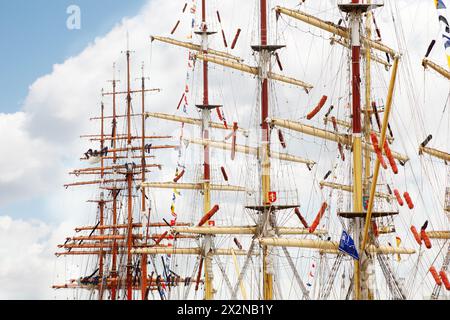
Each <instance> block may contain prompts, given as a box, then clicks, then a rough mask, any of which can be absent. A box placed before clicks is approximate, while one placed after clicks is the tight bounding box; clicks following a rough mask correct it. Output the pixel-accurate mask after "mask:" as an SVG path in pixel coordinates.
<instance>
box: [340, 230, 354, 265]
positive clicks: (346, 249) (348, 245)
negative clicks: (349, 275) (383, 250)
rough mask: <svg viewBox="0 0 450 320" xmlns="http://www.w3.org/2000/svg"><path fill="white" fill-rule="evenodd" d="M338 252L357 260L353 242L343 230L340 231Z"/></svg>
mask: <svg viewBox="0 0 450 320" xmlns="http://www.w3.org/2000/svg"><path fill="white" fill-rule="evenodd" d="M339 251H341V252H343V253H346V254H348V255H349V256H351V257H352V258H353V259H356V260H359V255H358V251H357V250H356V247H355V242H354V241H353V239H352V237H350V235H349V234H348V233H347V232H345V230H343V231H342V236H341V241H340V242H339Z"/></svg>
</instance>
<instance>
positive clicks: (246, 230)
mask: <svg viewBox="0 0 450 320" xmlns="http://www.w3.org/2000/svg"><path fill="white" fill-rule="evenodd" d="M172 230H173V231H174V232H175V233H188V234H216V235H217V234H243V235H245V234H248V235H254V234H256V231H257V226H232V227H222V226H221V227H173V228H172ZM275 230H276V232H277V233H278V234H284V235H316V236H317V235H325V234H327V231H325V230H316V231H315V232H314V233H310V232H309V230H308V229H305V228H289V227H276V228H275Z"/></svg>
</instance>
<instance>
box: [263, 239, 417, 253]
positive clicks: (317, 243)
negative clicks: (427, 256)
mask: <svg viewBox="0 0 450 320" xmlns="http://www.w3.org/2000/svg"><path fill="white" fill-rule="evenodd" d="M259 243H260V244H261V245H267V246H276V247H292V248H306V249H318V250H333V251H337V250H338V248H339V242H336V241H324V240H309V239H283V238H261V239H259ZM367 250H368V251H369V252H371V253H377V254H407V255H411V254H415V253H416V250H414V249H407V248H399V247H390V246H381V247H376V246H374V245H370V246H369V247H368V248H367Z"/></svg>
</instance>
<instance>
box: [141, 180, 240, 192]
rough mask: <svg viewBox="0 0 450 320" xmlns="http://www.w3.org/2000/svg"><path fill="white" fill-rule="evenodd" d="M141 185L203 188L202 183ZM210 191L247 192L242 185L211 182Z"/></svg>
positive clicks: (183, 188)
mask: <svg viewBox="0 0 450 320" xmlns="http://www.w3.org/2000/svg"><path fill="white" fill-rule="evenodd" d="M141 187H144V188H152V189H179V190H203V184H202V183H174V182H143V183H141ZM210 187H211V190H212V191H235V192H238V191H239V192H248V190H247V189H245V188H244V187H239V186H229V185H218V184H211V186H210Z"/></svg>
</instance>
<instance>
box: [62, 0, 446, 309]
mask: <svg viewBox="0 0 450 320" xmlns="http://www.w3.org/2000/svg"><path fill="white" fill-rule="evenodd" d="M213 3H214V4H215V3H216V2H212V1H207V0H202V1H195V0H192V1H180V8H181V9H182V10H181V15H180V19H179V20H177V21H175V24H174V26H173V27H172V28H171V29H170V28H169V29H170V30H169V31H170V36H161V35H152V36H151V39H150V40H151V43H152V50H154V51H155V52H157V53H155V54H161V53H162V51H161V45H169V46H170V47H172V46H173V47H178V48H179V49H180V48H181V50H183V51H182V52H183V54H185V56H187V57H188V59H187V60H188V61H187V72H186V82H185V83H184V84H183V90H182V95H181V99H180V98H179V97H175V98H174V99H175V100H174V101H173V103H174V107H173V109H172V110H173V111H172V112H169V111H165V112H156V111H152V110H156V109H158V107H154V106H148V103H147V102H146V94H149V93H150V92H156V91H160V90H159V89H148V88H147V86H146V79H147V78H146V77H145V72H144V67H143V66H142V75H141V78H140V80H141V88H139V89H137V90H133V89H132V86H131V78H132V76H131V71H132V59H131V57H132V52H131V51H130V50H128V49H127V50H126V52H125V56H126V79H125V80H124V81H123V82H124V83H125V88H126V89H125V90H123V91H119V90H118V88H117V84H118V80H116V78H115V77H116V76H115V74H116V72H115V71H114V79H113V80H112V91H111V92H106V91H105V92H103V93H102V96H103V100H104V102H103V103H102V104H101V116H100V117H96V118H92V120H93V121H99V122H100V123H101V124H100V134H99V135H89V136H83V137H86V138H89V139H91V141H92V143H97V142H98V143H99V149H96V148H94V147H93V148H92V149H89V150H88V151H87V152H86V153H85V155H84V158H83V159H82V160H83V161H88V162H91V163H92V164H97V166H95V167H92V166H90V167H88V168H83V169H77V170H74V171H73V172H71V174H74V175H76V176H86V175H90V176H97V177H98V180H91V181H77V182H74V183H71V184H67V185H66V187H67V188H69V187H74V186H86V185H91V186H92V185H94V186H96V187H98V188H97V189H98V192H97V193H96V196H95V198H94V199H91V200H90V201H91V202H94V203H95V204H97V207H98V212H97V216H96V220H95V223H94V224H93V225H91V226H85V227H80V228H77V229H76V230H75V231H76V233H83V236H79V235H77V236H75V237H70V238H67V240H66V242H65V243H64V244H61V246H60V249H61V250H62V251H63V252H59V253H57V256H65V257H75V258H78V257H87V259H88V265H89V267H88V268H90V269H88V271H87V272H86V270H83V271H84V272H86V274H84V275H83V276H81V277H79V276H78V277H73V279H71V280H69V282H68V283H65V284H62V285H61V284H60V285H55V286H54V288H55V289H73V290H75V291H77V292H81V293H80V296H79V298H82V297H86V296H84V295H85V294H87V295H89V297H91V298H96V299H97V298H98V299H111V300H117V299H128V300H134V299H142V300H147V299H162V300H165V299H205V300H213V299H219V300H220V299H227V300H229V299H232V300H235V299H245V300H247V299H258V300H273V299H279V300H282V299H306V300H309V299H320V300H326V299H354V300H373V299H414V298H417V294H418V292H427V290H429V287H430V283H432V282H431V280H430V279H429V276H428V272H430V274H432V275H433V277H434V280H435V281H436V286H435V287H434V288H433V289H432V291H433V293H432V294H431V297H432V298H433V299H437V298H438V297H439V295H440V294H441V297H442V295H444V296H445V292H444V291H443V290H441V289H442V288H443V287H444V288H446V282H448V280H446V279H447V278H446V277H447V266H448V260H449V258H448V253H447V252H448V243H447V242H445V244H444V246H445V245H446V246H445V248H447V249H446V250H444V251H445V253H444V254H443V253H442V250H440V251H439V252H436V253H434V252H435V251H433V254H435V255H436V256H438V257H441V256H442V255H445V254H447V255H446V257H445V258H444V259H443V262H442V268H440V270H436V269H429V268H428V267H426V268H425V266H426V265H427V264H428V262H429V261H428V260H427V257H426V254H424V251H423V247H422V242H424V243H425V246H426V247H427V248H428V246H429V245H428V242H427V241H426V239H428V241H429V239H440V240H437V241H445V239H447V240H448V235H447V234H446V233H448V224H447V226H446V228H444V229H439V230H436V231H434V230H433V231H430V230H428V231H426V230H425V229H426V227H427V226H426V225H425V226H424V227H422V229H421V231H417V229H414V228H411V224H412V223H413V222H412V221H413V218H411V216H412V214H414V213H415V212H416V210H418V208H420V209H423V208H424V205H425V200H423V198H424V196H423V194H422V193H424V192H425V191H424V190H419V191H418V192H417V193H418V194H416V196H417V197H414V194H411V193H412V192H411V191H410V190H411V189H412V186H416V185H415V184H417V181H409V180H410V174H411V173H412V175H414V168H413V164H411V162H414V164H416V163H417V161H419V160H418V155H417V152H416V153H414V158H413V159H412V157H413V153H411V151H410V149H409V143H410V139H411V137H412V136H408V135H406V136H405V134H404V133H402V130H405V128H404V123H403V122H402V119H401V117H400V118H399V114H401V112H403V109H402V110H400V109H401V107H399V105H400V104H404V103H405V101H407V102H411V103H415V102H414V101H415V100H414V94H415V93H414V90H413V89H411V88H413V81H412V79H411V77H410V74H409V73H408V72H409V71H410V61H409V57H408V54H407V48H406V47H405V46H404V45H405V44H404V40H403V38H402V37H400V36H399V34H401V32H402V26H401V21H399V19H397V18H398V15H399V11H398V8H397V6H396V5H395V4H391V3H389V5H386V4H385V3H383V2H381V1H361V0H359V1H358V0H348V1H338V2H337V3H335V4H330V3H329V2H326V3H325V2H320V1H319V2H314V3H308V1H303V2H302V3H301V4H300V5H298V6H297V7H295V8H290V7H288V6H286V4H285V3H284V2H283V1H270V0H255V1H254V3H253V5H254V15H253V18H250V19H249V20H250V21H249V25H250V26H252V27H250V28H249V30H244V29H242V26H238V28H237V31H236V32H235V34H234V37H233V38H232V39H233V41H232V42H229V41H228V40H230V38H227V34H228V30H226V28H227V26H229V23H228V22H226V21H225V20H226V19H227V18H228V19H231V17H226V16H221V13H220V12H221V10H222V8H220V5H218V7H215V5H214V4H213ZM439 3H440V1H439ZM245 7H248V5H246V6H245ZM381 8H383V11H382V10H381ZM386 12H388V13H386ZM330 13H331V14H330ZM383 14H384V15H383ZM322 15H323V16H324V17H321V16H322ZM249 16H251V15H250V13H249ZM379 16H382V17H386V16H388V17H390V18H392V21H390V20H389V19H388V21H390V24H392V25H393V26H394V27H393V28H395V30H396V34H395V36H393V37H391V38H390V42H387V43H385V42H384V41H383V38H382V32H384V31H385V30H383V29H380V28H379V26H378V25H377V20H379V19H377V18H378V17H379ZM394 16H395V18H394ZM327 17H328V18H327ZM330 17H332V19H336V18H338V20H339V21H338V22H337V23H335V22H331V21H329V20H327V19H330ZM186 21H187V24H186V23H185V22H186ZM181 29H182V30H181ZM186 29H187V30H188V34H189V35H188V41H184V40H179V39H177V38H176V35H177V34H180V33H181V32H183V31H186ZM393 39H394V40H396V41H397V43H395V44H396V45H397V46H398V49H394V48H392V47H394V45H390V44H388V43H392V42H393V41H394V40H393ZM317 43H320V48H321V49H317V48H315V46H316V45H317ZM299 45H300V48H299ZM307 48H309V49H307ZM165 50H174V49H171V48H166V49H165ZM186 51H187V52H186ZM429 51H430V50H429ZM238 52H239V53H240V54H243V55H245V56H249V57H250V58H246V59H244V58H243V57H241V56H239V55H240V54H238ZM314 54H315V55H314ZM428 55H429V52H428V53H427V57H428ZM286 56H289V57H293V56H296V57H297V62H292V61H289V60H286V61H284V60H283V57H286ZM180 57H182V55H181V54H180ZM247 60H253V62H250V61H247ZM298 61H300V64H298ZM284 63H286V65H283V64H284ZM299 65H300V66H301V67H299ZM423 65H424V67H428V68H431V69H434V70H435V71H437V72H438V73H439V74H441V75H443V76H444V77H445V75H446V74H447V76H448V71H447V70H445V68H443V67H439V66H437V65H436V64H434V63H433V62H432V61H431V60H429V59H428V58H426V59H424V61H423ZM285 70H286V71H285ZM317 70H320V72H319V73H317V72H314V71H317ZM183 72H184V71H183ZM291 72H292V73H297V74H301V75H302V76H301V77H297V76H292V75H290V74H289V73H291ZM252 78H253V79H252ZM447 79H448V77H447ZM399 88H400V89H404V91H405V92H406V94H405V93H404V92H403V90H399ZM158 94H169V95H172V93H166V92H165V91H164V90H162V91H161V92H158ZM230 96H231V99H230ZM117 97H125V103H124V104H120V103H117ZM133 98H135V99H133ZM137 98H139V104H140V106H139V112H137V110H136V109H134V108H133V101H135V100H136V99H137ZM106 99H110V101H109V102H108V104H109V103H110V104H111V107H110V109H111V111H112V112H111V114H109V113H108V112H107V113H106V114H105V105H106V104H105V102H106ZM397 99H398V101H399V102H397V103H396V100H397ZM136 101H137V100H136ZM191 101H192V103H191ZM447 103H448V101H447ZM194 105H195V107H194ZM415 106H416V104H415V105H414V107H415ZM162 108H163V107H159V109H162ZM164 109H165V110H169V107H164ZM413 112H415V111H414V110H413ZM106 119H109V120H111V125H110V126H106V125H105V122H106ZM227 119H228V120H229V119H233V120H232V121H229V122H228V121H227ZM120 124H121V126H120ZM174 126H176V127H174ZM149 127H150V128H152V130H153V128H155V130H157V132H161V134H160V135H158V136H149V135H148V134H147V131H148V130H147V129H148V128H149ZM120 128H122V130H123V131H122V132H121V131H120ZM173 128H176V129H173ZM171 129H172V131H170V130H171ZM105 132H107V133H105ZM109 132H111V134H109ZM174 132H175V134H174ZM420 134H421V133H420ZM420 134H419V135H420ZM414 138H417V139H421V138H418V137H414ZM164 139H172V142H171V143H166V144H163V143H161V144H157V143H156V141H164ZM430 140H431V138H427V140H426V141H424V142H423V143H422V145H421V146H420V154H421V156H420V157H423V154H427V155H430V156H433V157H437V158H439V159H441V160H444V161H445V162H447V161H448V157H447V158H446V156H448V154H447V153H445V152H443V151H439V150H437V149H431V148H429V146H427V144H428V143H429V142H430ZM417 141H418V140H417ZM160 149H163V150H160ZM165 149H167V150H172V151H173V153H172V154H173V155H174V156H172V158H171V159H170V160H168V158H167V157H164V156H163V151H164V150H165ZM160 160H162V161H160ZM162 163H164V164H165V167H167V163H170V166H169V168H167V170H169V171H165V167H164V168H163V166H162ZM422 165H423V164H422ZM154 168H156V170H159V173H158V172H155V169H154ZM161 170H162V171H161ZM174 171H175V174H173V172H174ZM410 172H411V173H410ZM447 174H448V173H447ZM157 176H160V178H159V179H158V178H157ZM446 192H448V190H447V191H446ZM419 198H420V200H419ZM447 198H448V196H447V195H446V199H447ZM415 199H417V201H416V200H415ZM419 202H420V203H419ZM405 204H406V205H405ZM444 209H445V210H447V209H448V208H447V207H445V208H444ZM423 215H424V217H425V219H424V221H425V220H426V217H428V216H431V213H430V214H427V213H425V214H423ZM420 217H422V216H420ZM416 220H420V219H419V218H418V217H417V218H416V217H415V215H414V222H415V221H416ZM447 222H448V221H447ZM433 226H434V224H433ZM417 244H419V245H420V247H419V249H418V250H416V248H415V246H416V245H417ZM428 249H430V248H428ZM433 250H434V249H433ZM92 259H93V260H92ZM425 270H426V271H425ZM424 272H425V277H427V278H426V281H425V280H424V278H423V277H422V279H420V277H421V276H422V275H423V274H424ZM436 274H437V277H436ZM418 275H419V276H418ZM438 280H440V282H439V281H438ZM439 283H440V284H439ZM418 288H420V290H418ZM446 290H449V289H448V288H446ZM425 295H426V293H425Z"/></svg>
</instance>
